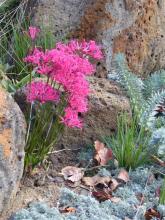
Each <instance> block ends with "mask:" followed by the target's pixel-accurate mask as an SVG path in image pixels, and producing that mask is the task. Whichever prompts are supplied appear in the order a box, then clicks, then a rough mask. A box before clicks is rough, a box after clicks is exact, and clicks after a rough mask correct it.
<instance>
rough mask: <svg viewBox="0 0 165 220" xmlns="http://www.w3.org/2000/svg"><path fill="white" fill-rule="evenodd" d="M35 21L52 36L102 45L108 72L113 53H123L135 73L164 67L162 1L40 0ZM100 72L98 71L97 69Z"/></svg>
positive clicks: (163, 4) (164, 11)
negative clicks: (93, 40)
mask: <svg viewBox="0 0 165 220" xmlns="http://www.w3.org/2000/svg"><path fill="white" fill-rule="evenodd" d="M34 22H35V23H36V24H38V25H40V24H44V25H46V26H48V27H50V29H51V30H52V31H53V32H54V33H55V35H60V36H61V35H66V34H69V35H70V36H71V37H76V38H80V39H83V38H85V39H95V40H97V41H98V42H100V43H102V45H103V48H104V50H105V54H106V62H105V64H104V65H102V69H101V71H100V72H101V73H102V74H101V75H100V72H98V75H99V76H101V77H105V76H106V74H107V71H104V74H103V70H104V69H105V67H106V70H108V71H111V68H112V59H113V56H114V54H115V53H118V52H123V53H124V54H125V55H126V58H127V61H128V64H129V66H130V68H131V70H132V71H134V72H135V73H136V74H138V75H141V76H142V77H143V76H146V75H147V74H149V73H150V72H152V71H154V70H157V69H159V68H162V67H165V58H164V57H165V44H164V41H165V1H164V0H39V1H38V6H37V7H36V10H35V15H34ZM99 69H100V68H99Z"/></svg>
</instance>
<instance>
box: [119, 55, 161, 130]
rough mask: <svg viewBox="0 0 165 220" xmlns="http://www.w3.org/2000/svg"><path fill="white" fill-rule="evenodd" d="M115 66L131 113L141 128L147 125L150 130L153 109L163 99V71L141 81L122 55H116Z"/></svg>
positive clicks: (152, 123) (152, 121)
mask: <svg viewBox="0 0 165 220" xmlns="http://www.w3.org/2000/svg"><path fill="white" fill-rule="evenodd" d="M115 65H116V74H117V76H118V81H119V83H120V84H121V85H122V86H123V88H124V89H125V90H126V92H127V95H128V96H129V98H130V102H131V106H132V109H133V113H134V114H135V116H136V117H138V118H139V122H140V123H141V125H142V126H144V127H145V126H147V125H148V126H149V127H151V129H152V128H153V126H154V123H155V122H154V121H155V120H156V118H155V117H153V116H154V114H155V109H156V107H157V106H158V104H160V103H162V102H163V101H164V99H165V89H164V88H165V71H164V70H160V71H157V72H155V73H154V74H152V75H151V76H150V77H149V78H148V79H147V80H144V81H142V80H141V79H140V78H138V77H137V76H135V75H134V74H133V73H132V72H131V71H130V70H129V68H128V66H127V64H126V60H125V57H124V55H123V54H120V53H119V54H117V55H116V57H115Z"/></svg>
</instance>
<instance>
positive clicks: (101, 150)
mask: <svg viewBox="0 0 165 220" xmlns="http://www.w3.org/2000/svg"><path fill="white" fill-rule="evenodd" d="M94 147H95V150H96V154H95V159H96V160H97V161H98V163H99V164H100V165H102V166H104V165H106V164H107V163H108V162H109V161H110V160H111V159H112V156H113V153H112V149H110V148H107V147H106V146H105V145H104V144H103V143H102V142H100V141H95V145H94Z"/></svg>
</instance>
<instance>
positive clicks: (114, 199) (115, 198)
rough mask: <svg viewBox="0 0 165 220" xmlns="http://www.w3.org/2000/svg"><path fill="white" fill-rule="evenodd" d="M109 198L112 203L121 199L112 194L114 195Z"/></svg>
mask: <svg viewBox="0 0 165 220" xmlns="http://www.w3.org/2000/svg"><path fill="white" fill-rule="evenodd" d="M110 200H111V201H112V202H114V203H118V202H120V201H121V198H119V197H115V196H114V197H112V198H111V199H110Z"/></svg>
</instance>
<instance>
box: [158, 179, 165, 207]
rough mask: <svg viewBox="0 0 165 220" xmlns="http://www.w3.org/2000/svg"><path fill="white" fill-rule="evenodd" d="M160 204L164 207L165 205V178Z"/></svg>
mask: <svg viewBox="0 0 165 220" xmlns="http://www.w3.org/2000/svg"><path fill="white" fill-rule="evenodd" d="M159 203H160V204H162V205H165V178H164V182H163V184H162V187H161V189H160V198H159Z"/></svg>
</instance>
